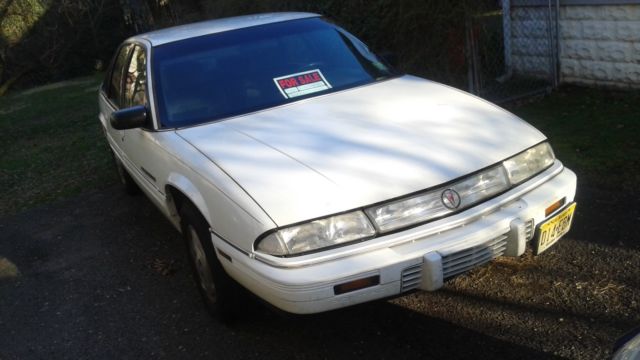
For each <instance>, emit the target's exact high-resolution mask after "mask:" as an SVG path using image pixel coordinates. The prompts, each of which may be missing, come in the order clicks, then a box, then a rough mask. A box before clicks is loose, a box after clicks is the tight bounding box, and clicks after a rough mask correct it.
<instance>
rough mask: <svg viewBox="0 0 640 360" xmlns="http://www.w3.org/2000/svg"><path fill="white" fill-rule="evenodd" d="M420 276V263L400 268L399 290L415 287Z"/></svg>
mask: <svg viewBox="0 0 640 360" xmlns="http://www.w3.org/2000/svg"><path fill="white" fill-rule="evenodd" d="M421 277H422V264H416V265H413V266H410V267H408V268H406V269H404V270H402V285H401V286H402V287H401V288H400V291H401V292H405V291H409V290H413V289H417V288H418V287H419V286H420V281H421V280H422V279H421Z"/></svg>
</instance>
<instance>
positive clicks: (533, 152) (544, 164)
mask: <svg viewBox="0 0 640 360" xmlns="http://www.w3.org/2000/svg"><path fill="white" fill-rule="evenodd" d="M553 160H554V155H553V150H551V146H550V145H549V144H548V143H546V142H545V143H542V144H540V145H537V146H534V147H532V148H530V149H528V150H525V151H524V152H522V153H520V154H518V155H516V156H514V157H512V158H510V159H508V160H505V161H504V162H503V164H504V167H505V169H507V174H508V175H509V181H510V182H511V184H513V185H516V184H518V183H521V182H522V181H524V180H525V179H528V178H530V177H532V176H533V175H535V174H537V173H539V172H540V171H542V170H544V169H546V168H548V167H549V166H551V164H553Z"/></svg>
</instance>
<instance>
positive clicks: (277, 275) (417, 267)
mask: <svg viewBox="0 0 640 360" xmlns="http://www.w3.org/2000/svg"><path fill="white" fill-rule="evenodd" d="M575 192H576V176H575V174H574V173H573V172H572V171H571V170H569V169H567V168H564V167H563V166H562V164H561V163H560V162H559V161H556V164H555V165H553V166H552V167H551V168H550V169H548V170H546V171H544V172H543V173H542V174H540V175H538V176H536V177H534V178H533V179H531V180H529V181H527V182H526V183H524V184H521V185H520V186H518V187H516V188H514V189H512V190H510V191H508V192H507V193H505V194H502V195H500V196H498V197H496V198H494V199H491V200H489V201H487V202H484V203H482V204H479V205H477V206H475V207H473V208H471V209H468V210H466V211H464V212H461V213H459V214H456V215H453V216H450V217H447V218H444V219H441V220H438V221H434V222H432V223H428V224H424V225H421V226H418V227H415V228H412V229H408V230H405V231H402V232H399V233H394V234H390V235H386V236H382V237H379V238H376V239H373V240H369V241H367V242H364V243H361V244H356V245H351V246H346V247H344V248H339V249H334V250H329V251H326V252H321V253H318V254H312V255H307V256H302V257H297V258H289V259H280V258H271V257H259V256H256V255H257V254H249V256H247V254H245V253H242V252H240V251H238V250H237V249H236V248H235V247H233V246H231V245H230V244H228V243H227V242H225V241H224V240H222V239H220V238H219V237H217V236H216V235H215V234H213V235H212V239H213V242H214V246H215V247H216V249H218V250H219V251H222V252H223V253H224V254H225V255H227V256H219V258H220V262H221V263H222V265H223V266H224V268H225V270H226V271H227V273H228V274H229V275H230V276H231V277H232V278H234V279H235V280H236V281H238V282H239V283H240V284H242V285H243V286H245V287H246V288H247V289H249V290H250V291H252V292H253V293H255V294H256V295H258V296H259V297H261V298H263V299H264V300H266V301H267V302H269V303H271V304H273V305H274V306H276V307H278V308H280V309H282V310H285V311H288V312H291V313H298V314H307V313H317V312H322V311H327V310H332V309H337V308H341V307H345V306H349V305H354V304H358V303H363V302H366V301H371V300H375V299H380V298H385V297H390V296H396V295H398V294H401V293H403V292H407V291H410V290H414V289H421V290H428V291H432V290H436V289H438V288H440V287H441V286H442V285H443V282H444V281H445V280H446V279H447V278H450V277H452V276H455V275H457V274H460V273H463V272H465V271H468V270H470V269H473V268H475V267H477V266H480V265H482V264H485V263H487V262H489V261H491V260H492V259H494V258H496V257H498V256H520V255H522V254H523V253H524V251H525V247H526V244H527V242H528V241H529V240H531V239H532V237H533V235H534V232H535V226H536V225H537V224H539V223H540V222H542V221H544V220H545V209H546V208H547V207H548V206H550V205H551V204H553V203H554V202H556V201H558V200H559V199H562V198H565V199H566V203H567V204H568V203H571V202H572V201H573V200H574V197H575ZM375 276H378V277H379V284H378V285H375V286H370V287H366V288H363V289H360V290H356V291H352V292H347V293H344V294H341V295H336V294H335V292H334V287H335V286H336V285H340V284H344V283H348V282H350V281H353V280H357V279H363V278H368V277H375Z"/></svg>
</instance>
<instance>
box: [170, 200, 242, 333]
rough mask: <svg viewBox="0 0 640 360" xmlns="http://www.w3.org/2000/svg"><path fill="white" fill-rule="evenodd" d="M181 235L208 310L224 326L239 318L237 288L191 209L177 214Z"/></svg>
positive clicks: (187, 207)
mask: <svg viewBox="0 0 640 360" xmlns="http://www.w3.org/2000/svg"><path fill="white" fill-rule="evenodd" d="M180 215H181V219H182V234H183V237H184V240H185V242H186V245H187V250H188V252H189V259H190V262H191V267H192V269H193V275H194V279H195V282H196V284H197V285H198V289H199V290H200V294H201V295H202V298H203V300H204V302H205V304H206V305H207V308H208V310H209V311H210V312H211V313H212V314H213V315H214V316H215V317H216V318H218V319H220V320H221V321H223V322H225V323H229V322H232V321H233V320H235V319H236V317H237V315H238V310H239V309H238V307H237V305H236V304H237V300H238V298H239V297H240V296H241V294H240V287H239V285H238V284H237V283H236V282H235V281H234V280H233V279H231V278H230V277H229V275H227V273H226V272H225V271H224V268H223V267H222V264H220V261H219V260H218V258H217V257H216V255H215V250H214V247H213V243H212V242H211V235H210V233H209V224H208V223H207V221H206V220H205V219H204V217H203V216H202V215H201V214H200V212H198V211H197V210H196V209H195V208H194V206H193V205H191V204H186V205H185V206H183V208H182V210H181V211H180Z"/></svg>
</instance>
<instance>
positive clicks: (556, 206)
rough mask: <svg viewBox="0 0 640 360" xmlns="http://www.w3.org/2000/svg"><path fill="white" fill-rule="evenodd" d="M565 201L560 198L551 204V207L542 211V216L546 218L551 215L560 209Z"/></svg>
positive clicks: (565, 199)
mask: <svg viewBox="0 0 640 360" xmlns="http://www.w3.org/2000/svg"><path fill="white" fill-rule="evenodd" d="M566 201H567V198H562V199H560V200H558V201H556V202H554V203H553V204H551V206H549V207H548V208H546V209H545V210H544V216H545V217H546V216H549V215H551V214H553V213H554V212H555V211H556V210H558V209H560V208H561V207H562V206H563V205H564V203H565V202H566Z"/></svg>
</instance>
